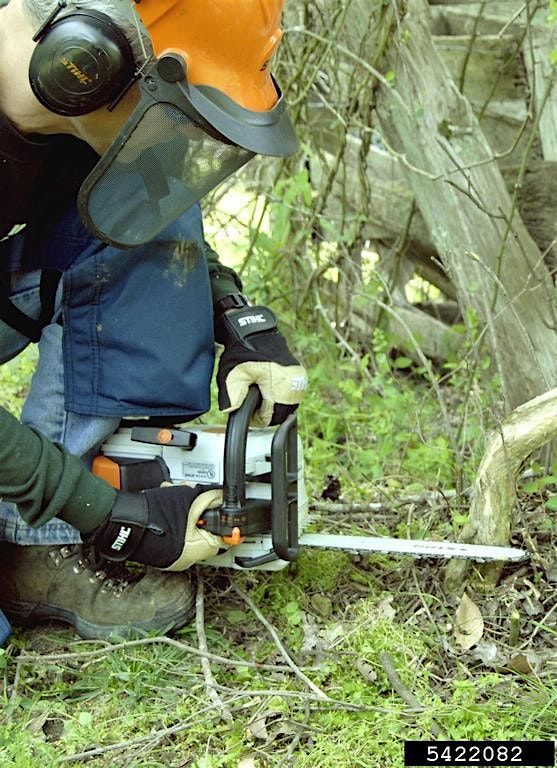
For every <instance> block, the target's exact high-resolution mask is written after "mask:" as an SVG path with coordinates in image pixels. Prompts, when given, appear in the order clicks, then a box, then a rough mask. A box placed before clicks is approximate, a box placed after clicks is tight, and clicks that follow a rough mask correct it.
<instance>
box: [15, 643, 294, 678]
mask: <svg viewBox="0 0 557 768" xmlns="http://www.w3.org/2000/svg"><path fill="white" fill-rule="evenodd" d="M88 642H91V643H94V642H96V641H95V640H89V641H88ZM156 643H160V644H161V645H170V646H172V647H173V648H178V649H179V650H181V651H185V652H186V653H192V654H194V655H196V656H205V657H206V658H207V659H209V660H210V661H213V662H215V663H216V664H224V665H227V666H230V667H250V668H251V669H261V670H268V671H274V672H291V671H292V668H291V666H290V665H288V666H285V665H281V664H279V665H276V664H259V663H258V662H255V661H245V660H244V659H227V658H226V657H224V656H218V655H216V654H214V653H209V652H207V653H204V652H203V651H201V650H199V648H195V647H194V646H193V645H188V644H187V643H182V642H180V641H179V640H174V639H173V638H171V637H165V636H163V635H161V636H157V637H142V638H141V639H139V640H126V641H125V642H122V643H115V644H114V645H105V646H103V648H97V649H96V650H94V651H75V652H70V653H48V654H39V653H37V654H25V655H24V654H21V655H19V656H17V657H15V658H14V661H15V663H16V664H20V665H21V664H27V663H29V664H46V663H49V662H51V661H55V662H56V661H74V660H77V659H91V658H95V657H101V656H104V655H105V654H107V653H113V652H114V651H121V650H123V649H128V648H135V647H136V646H140V645H153V644H156Z"/></svg>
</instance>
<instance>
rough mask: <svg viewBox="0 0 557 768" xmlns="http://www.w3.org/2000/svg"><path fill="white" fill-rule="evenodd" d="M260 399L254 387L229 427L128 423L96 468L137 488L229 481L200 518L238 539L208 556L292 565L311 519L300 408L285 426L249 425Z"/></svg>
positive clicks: (216, 561) (234, 564)
mask: <svg viewBox="0 0 557 768" xmlns="http://www.w3.org/2000/svg"><path fill="white" fill-rule="evenodd" d="M258 405H259V392H258V390H257V389H254V388H252V389H250V391H249V393H248V397H247V398H246V400H245V402H244V403H243V405H242V407H241V408H240V409H239V410H238V411H235V412H234V413H233V414H231V416H230V417H229V419H228V424H227V425H226V427H222V426H206V425H195V426H192V427H188V428H187V429H185V428H176V427H174V428H171V429H166V428H165V429H159V428H157V427H135V426H134V427H131V428H125V427H122V428H120V429H118V430H117V431H116V432H115V433H114V434H113V435H112V436H111V437H109V438H108V439H107V440H106V441H105V442H104V443H103V445H102V446H101V456H99V457H97V458H96V459H95V461H94V463H93V472H94V474H96V475H99V476H101V477H103V478H104V479H105V480H107V481H108V482H109V483H110V484H111V485H113V486H114V487H116V488H118V489H120V490H124V491H130V492H137V491H141V490H144V489H146V488H152V487H156V486H158V485H160V483H161V482H163V481H170V482H172V483H184V482H185V483H191V484H194V485H195V484H201V485H208V486H211V485H222V486H223V497H224V500H223V505H222V507H220V508H218V509H214V510H207V512H206V513H205V514H204V516H203V518H202V519H201V521H200V523H201V524H202V525H203V526H204V527H205V529H206V530H208V531H211V533H215V534H217V535H219V536H223V537H224V539H225V541H226V542H227V543H229V544H230V545H231V546H229V548H228V549H227V550H226V551H224V552H223V553H221V554H219V555H216V556H215V557H212V558H210V559H208V560H205V561H204V564H208V565H215V566H221V567H222V566H224V567H228V568H244V569H245V568H258V569H265V570H279V569H281V568H284V566H285V565H287V563H288V562H290V561H292V560H295V559H296V557H297V555H298V531H301V530H303V528H304V527H305V525H306V523H307V519H308V499H307V494H306V488H305V483H304V466H303V453H302V447H301V442H300V440H299V438H298V435H297V429H296V417H295V416H294V415H292V416H289V417H288V419H287V420H286V422H284V424H281V425H280V426H279V427H277V428H274V427H268V428H265V429H254V428H250V427H249V422H250V420H251V417H252V415H253V413H254V412H255V410H256V409H257V407H258Z"/></svg>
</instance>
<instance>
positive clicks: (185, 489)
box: [85, 485, 226, 571]
mask: <svg viewBox="0 0 557 768" xmlns="http://www.w3.org/2000/svg"><path fill="white" fill-rule="evenodd" d="M221 504H222V491H221V489H220V488H211V489H210V490H207V486H203V485H196V486H195V487H194V488H191V487H189V486H186V485H174V486H168V487H164V488H151V489H149V490H146V491H143V492H141V493H126V492H124V491H119V492H118V495H117V497H116V502H115V504H114V506H113V507H112V510H111V512H110V514H109V516H108V518H107V519H106V521H105V522H104V523H103V524H102V525H101V526H99V527H98V528H96V529H95V530H94V531H93V532H92V533H90V534H89V535H88V536H87V537H86V538H85V544H86V545H87V546H90V545H92V546H93V547H94V549H95V552H96V553H97V555H99V556H100V557H103V558H105V559H106V560H113V561H122V560H133V561H135V562H138V563H143V564H144V565H151V566H154V567H155V568H159V569H161V570H163V571H185V570H186V569H187V568H189V567H190V565H193V563H197V562H199V561H200V560H205V559H206V558H208V557H212V556H213V555H216V554H217V552H218V551H219V549H221V548H223V549H224V548H226V545H225V544H224V542H223V540H222V538H221V537H220V536H215V535H214V534H212V533H209V532H208V531H204V530H203V528H199V527H198V525H197V523H198V520H199V518H200V517H201V515H202V514H203V513H204V512H205V511H206V510H207V509H213V508H215V507H219V506H220V505H221Z"/></svg>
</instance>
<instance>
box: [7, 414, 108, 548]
mask: <svg viewBox="0 0 557 768" xmlns="http://www.w3.org/2000/svg"><path fill="white" fill-rule="evenodd" d="M0 498H2V499H3V500H4V501H11V502H13V503H15V504H17V507H18V511H19V513H20V515H21V516H22V518H23V519H24V520H25V522H27V523H29V525H32V526H33V527H34V528H37V527H39V526H41V525H44V523H47V522H48V521H49V520H50V519H51V518H53V517H59V518H60V519H62V520H65V521H66V522H67V523H70V524H71V525H73V526H74V527H76V528H77V529H78V530H79V531H81V533H89V532H90V531H92V530H93V528H96V527H97V526H98V525H100V524H101V523H102V522H103V521H104V520H105V519H106V517H107V515H108V513H109V512H110V510H111V508H112V506H113V504H114V501H115V499H116V491H115V490H114V488H111V487H110V486H109V485H108V484H107V483H105V482H104V480H101V479H100V478H98V477H95V476H94V475H92V474H91V473H90V472H89V471H88V470H87V468H86V467H85V465H84V464H83V462H82V461H81V459H79V458H78V457H77V456H72V455H71V454H70V453H68V451H66V450H65V449H64V448H62V447H61V446H59V445H54V444H53V443H51V442H49V441H48V440H47V439H46V438H45V437H44V436H43V435H41V434H40V433H39V432H37V431H35V430H34V429H31V428H30V427H27V426H25V425H24V424H21V423H20V422H19V421H18V420H17V419H15V418H14V417H13V416H11V415H10V414H9V413H7V411H5V410H4V409H3V408H0Z"/></svg>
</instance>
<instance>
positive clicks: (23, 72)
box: [0, 0, 138, 154]
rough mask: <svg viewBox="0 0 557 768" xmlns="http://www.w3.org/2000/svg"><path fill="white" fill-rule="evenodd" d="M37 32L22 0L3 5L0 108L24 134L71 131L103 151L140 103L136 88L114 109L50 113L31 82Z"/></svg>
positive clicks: (96, 149) (0, 42)
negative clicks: (33, 89)
mask: <svg viewBox="0 0 557 768" xmlns="http://www.w3.org/2000/svg"><path fill="white" fill-rule="evenodd" d="M34 33H35V29H33V25H32V21H31V19H30V18H29V16H28V14H27V12H26V11H25V9H24V7H23V4H22V0H10V2H9V4H8V5H6V6H4V7H2V8H0V111H1V112H2V113H3V114H4V115H5V116H6V117H7V118H8V120H9V121H10V122H11V123H13V124H14V125H15V126H16V128H17V129H18V130H19V131H21V133H23V134H37V133H38V134H56V133H57V134H59V133H64V134H70V135H72V136H76V137H77V138H79V139H82V140H83V141H85V142H86V143H87V144H89V145H90V146H91V147H92V148H93V149H94V150H95V151H96V152H98V153H99V154H102V153H103V152H104V151H105V150H106V149H107V148H108V146H109V145H110V143H111V142H112V140H113V138H114V136H115V135H116V133H117V132H118V129H119V127H120V126H121V125H122V123H123V122H124V121H125V119H126V117H127V116H128V114H129V113H130V111H131V109H133V106H134V105H135V103H136V102H137V98H138V92H137V87H136V86H135V87H134V88H132V89H130V91H129V92H128V93H127V94H126V95H125V97H124V98H123V99H122V101H121V102H120V103H119V104H118V105H117V107H116V108H115V109H114V110H113V111H111V112H109V111H108V110H107V108H106V107H103V108H101V109H98V110H96V111H95V112H91V113H90V114H87V115H80V116H78V117H65V116H63V115H57V114H55V113H54V112H51V111H50V110H48V109H47V108H46V107H44V106H43V105H42V104H41V103H40V102H39V101H38V100H37V99H36V97H35V94H34V93H33V91H32V89H31V85H30V84H29V76H28V71H29V61H30V59H31V55H32V53H33V50H34V48H35V45H36V43H35V42H33V35H34Z"/></svg>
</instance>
